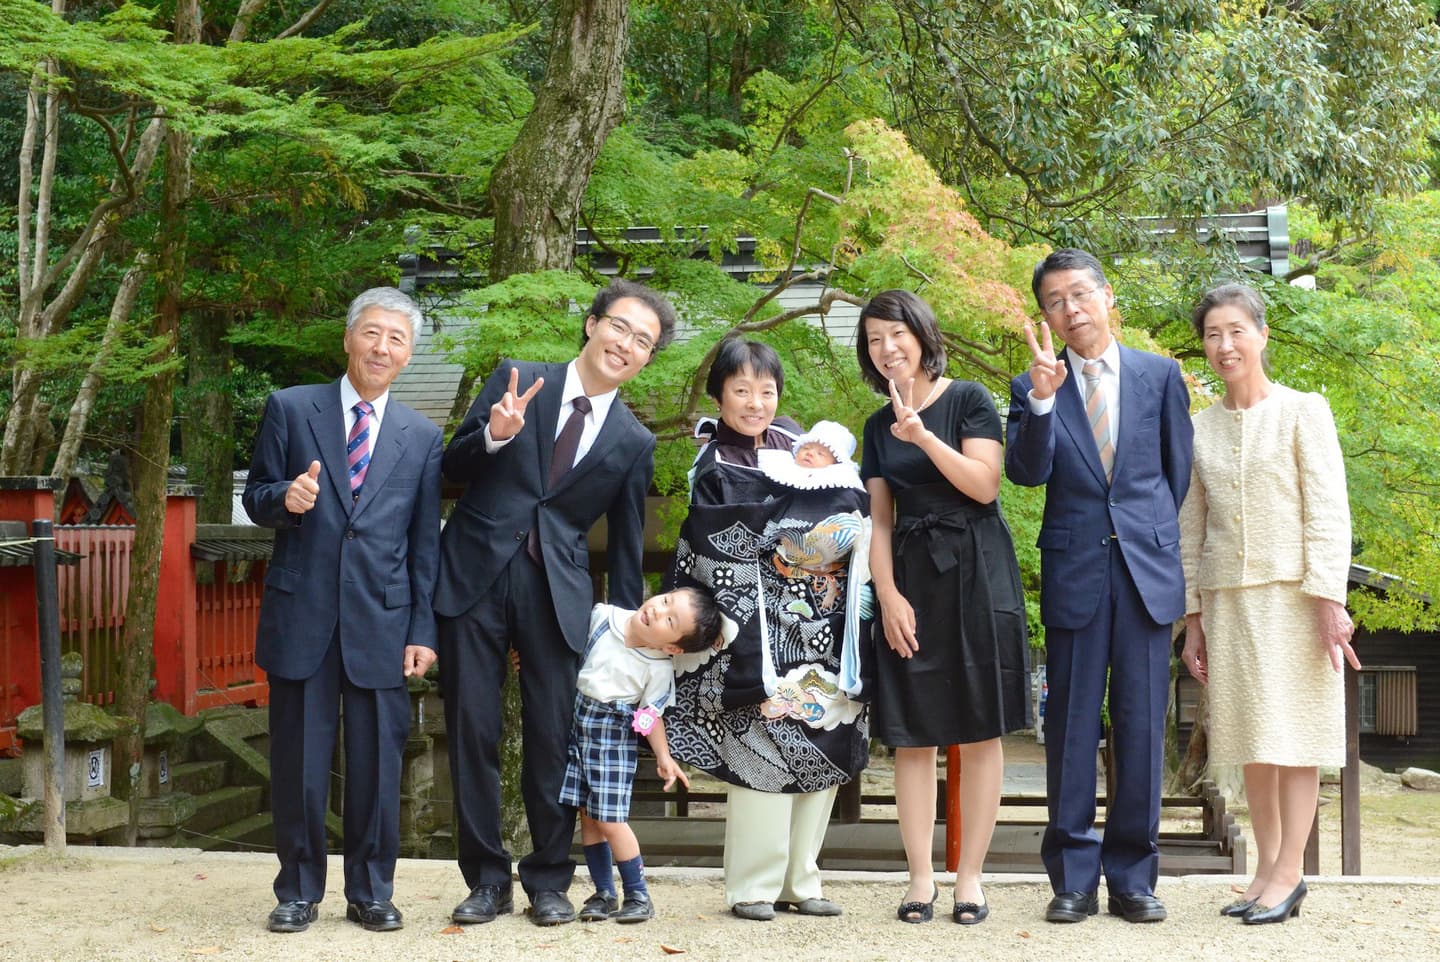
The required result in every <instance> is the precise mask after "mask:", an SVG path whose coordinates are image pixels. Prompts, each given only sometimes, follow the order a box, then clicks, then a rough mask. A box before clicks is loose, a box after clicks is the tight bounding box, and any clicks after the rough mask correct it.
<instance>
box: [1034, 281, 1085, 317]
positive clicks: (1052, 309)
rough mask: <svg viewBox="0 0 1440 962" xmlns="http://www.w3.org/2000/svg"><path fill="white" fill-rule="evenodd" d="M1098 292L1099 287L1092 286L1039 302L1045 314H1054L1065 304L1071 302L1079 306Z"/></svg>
mask: <svg viewBox="0 0 1440 962" xmlns="http://www.w3.org/2000/svg"><path fill="white" fill-rule="evenodd" d="M1099 292H1100V288H1098V287H1092V288H1090V289H1089V290H1088V291H1076V292H1075V293H1074V294H1071V295H1069V296H1068V297H1053V298H1051V299H1050V300H1048V301H1046V302H1045V303H1044V304H1041V305H1040V307H1041V309H1042V310H1044V311H1045V313H1046V314H1055V313H1058V312H1060V311H1063V310H1064V309H1065V307H1066V306H1067V305H1070V304H1073V305H1075V306H1076V307H1079V306H1080V305H1081V304H1083V303H1085V302H1086V301H1088V300H1090V298H1092V297H1094V296H1095V295H1096V294H1098V293H1099Z"/></svg>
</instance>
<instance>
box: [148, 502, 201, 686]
mask: <svg viewBox="0 0 1440 962" xmlns="http://www.w3.org/2000/svg"><path fill="white" fill-rule="evenodd" d="M199 493H200V489H199V488H197V487H194V486H191V485H179V486H174V487H171V488H170V489H168V490H167V491H166V497H165V533H164V536H163V539H162V542H161V546H160V583H159V586H158V587H157V589H156V596H155V642H154V644H155V700H156V701H165V702H169V703H170V704H172V705H174V706H175V707H176V708H178V709H180V711H182V712H183V713H185V714H186V715H193V714H195V712H196V709H197V707H198V706H197V705H196V703H195V692H196V689H197V687H198V673H197V667H198V666H197V661H198V656H197V649H198V642H197V637H196V614H195V604H196V602H195V562H194V560H193V559H192V558H191V557H190V546H191V545H193V544H194V543H195V521H196V513H197V511H198V510H199V501H198V495H199Z"/></svg>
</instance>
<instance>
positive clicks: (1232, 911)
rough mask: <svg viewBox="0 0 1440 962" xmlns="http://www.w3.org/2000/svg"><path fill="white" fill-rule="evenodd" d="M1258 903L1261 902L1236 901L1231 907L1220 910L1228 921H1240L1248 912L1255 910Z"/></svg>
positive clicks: (1252, 900)
mask: <svg viewBox="0 0 1440 962" xmlns="http://www.w3.org/2000/svg"><path fill="white" fill-rule="evenodd" d="M1258 901H1260V900H1259V899H1258V898H1253V899H1236V900H1235V901H1233V902H1231V903H1230V904H1229V905H1227V906H1225V907H1224V908H1222V909H1221V910H1220V914H1221V915H1223V916H1225V917H1226V918H1227V919H1238V918H1240V917H1241V916H1243V915H1244V914H1245V913H1246V912H1248V911H1250V910H1251V909H1253V908H1254V907H1255V903H1256V902H1258Z"/></svg>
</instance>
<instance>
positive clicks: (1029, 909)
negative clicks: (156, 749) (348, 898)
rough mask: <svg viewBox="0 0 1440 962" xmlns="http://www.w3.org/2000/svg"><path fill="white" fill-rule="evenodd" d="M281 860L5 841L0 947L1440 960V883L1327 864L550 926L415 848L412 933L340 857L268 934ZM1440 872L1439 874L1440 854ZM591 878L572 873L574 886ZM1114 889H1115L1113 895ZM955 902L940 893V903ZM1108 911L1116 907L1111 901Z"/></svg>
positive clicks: (173, 955) (694, 885)
mask: <svg viewBox="0 0 1440 962" xmlns="http://www.w3.org/2000/svg"><path fill="white" fill-rule="evenodd" d="M274 866H275V863H274V859H273V857H271V856H268V855H259V854H205V853H198V852H189V851H181V850H171V849H135V850H127V849H113V848H108V849H83V848H72V849H71V850H70V855H69V856H68V857H66V858H64V859H61V860H56V859H54V858H52V857H51V856H49V855H48V854H46V853H45V852H44V851H43V850H39V849H35V848H32V847H20V848H4V847H0V892H3V894H4V898H5V902H6V904H7V906H8V908H9V911H8V913H7V918H6V925H4V926H3V927H0V960H6V962H9V960H15V962H22V960H23V962H46V960H55V962H60V960H64V962H75V960H84V962H139V960H152V959H153V960H190V959H200V958H214V959H221V960H223V959H232V960H233V959H277V960H278V959H285V960H292V959H294V960H311V959H314V960H326V962H331V960H334V962H341V960H366V962H370V960H381V959H383V960H387V962H388V960H399V962H405V960H427V962H429V960H435V962H471V960H475V962H479V960H512V959H513V960H521V959H524V960H570V959H575V960H586V962H590V960H609V959H617V960H628V959H655V960H658V959H663V958H667V957H668V953H667V952H666V950H665V948H664V947H665V946H669V947H670V948H672V949H681V950H683V951H684V953H685V956H686V957H688V958H693V959H704V960H727V959H737V960H739V959H745V960H761V959H788V958H801V959H805V960H870V959H877V960H878V959H896V960H930V959H935V960H940V959H944V960H947V962H948V960H951V959H955V958H957V957H958V958H960V959H964V960H966V962H970V960H987V959H1015V958H1037V959H1061V960H1065V962H1079V960H1084V959H1105V960H1109V962H1114V960H1124V959H1147V960H1148V959H1160V958H1163V959H1165V960H1166V962H1172V960H1180V959H1223V960H1225V962H1235V960H1241V959H1278V958H1302V959H1303V958H1313V959H1323V960H1325V962H1336V960H1342V959H1364V960H1367V962H1374V960H1378V959H1390V958H1413V959H1424V958H1436V957H1437V956H1440V908H1437V904H1440V879H1429V880H1424V879H1411V880H1395V881H1387V882H1378V881H1375V880H1370V881H1361V882H1357V881H1355V880H1339V879H1329V878H1319V879H1314V880H1312V893H1311V895H1310V898H1309V900H1308V901H1306V902H1305V904H1304V910H1303V915H1302V916H1301V917H1300V918H1299V919H1296V920H1293V921H1291V922H1290V923H1288V924H1285V925H1274V926H1266V927H1246V926H1242V925H1240V924H1238V923H1236V922H1232V921H1230V920H1227V919H1222V918H1221V917H1220V916H1219V914H1218V912H1217V909H1218V907H1219V906H1220V905H1222V904H1224V903H1225V902H1227V901H1229V900H1230V899H1231V898H1232V897H1233V895H1232V891H1231V885H1232V884H1233V883H1234V882H1236V881H1237V880H1236V879H1231V878H1225V877H1216V876H1208V877H1191V878H1185V879H1162V880H1161V884H1160V895H1161V896H1162V898H1163V899H1164V900H1165V902H1166V904H1167V905H1168V907H1169V909H1170V920H1169V921H1167V922H1164V923H1161V924H1158V925H1129V924H1126V923H1125V922H1123V921H1121V920H1119V919H1114V918H1109V917H1107V916H1105V915H1104V914H1102V915H1101V916H1099V917H1098V918H1095V919H1091V920H1089V921H1088V922H1085V923H1082V924H1080V925H1068V926H1062V925H1049V924H1047V923H1045V922H1044V921H1043V920H1042V918H1041V913H1042V911H1043V908H1044V905H1045V901H1046V899H1047V898H1048V897H1049V887H1048V886H1047V885H1046V884H1045V883H1044V882H1043V881H1042V880H1040V879H1038V878H1034V877H1016V876H1005V877H1003V878H997V879H993V880H990V881H989V882H988V884H987V887H986V891H987V894H988V896H989V900H990V904H991V908H992V915H991V918H990V919H989V920H988V921H987V922H985V923H984V924H982V925H979V926H974V927H967V928H961V927H959V926H956V925H954V924H953V923H951V922H950V921H949V920H948V919H940V918H937V919H936V921H935V922H932V923H931V924H929V925H904V924H902V923H900V922H898V921H896V920H895V918H894V911H895V903H896V901H897V900H898V899H899V898H900V896H901V894H902V883H901V881H900V879H899V877H898V876H893V875H880V876H877V875H875V874H860V873H833V874H830V875H827V877H826V885H827V891H826V894H827V895H828V896H830V897H831V898H833V899H835V900H836V901H838V902H840V903H841V904H842V905H843V906H844V908H845V915H844V917H842V918H839V919H802V918H799V917H797V916H790V917H786V918H781V919H778V920H776V921H775V922H771V923H757V922H744V921H741V920H739V919H735V918H733V917H731V916H730V915H729V914H728V913H727V912H726V911H725V906H724V903H723V895H722V889H721V885H720V880H719V874H718V872H715V871H711V870H704V869H661V870H658V871H656V872H655V873H653V878H652V892H653V894H654V897H655V901H656V905H657V906H658V908H659V912H660V917H659V918H657V919H655V920H654V921H652V922H647V923H645V924H642V925H637V926H630V927H622V926H619V925H616V924H614V923H609V922H605V923H599V924H595V925H581V924H580V923H574V924H571V925H565V926H560V927H557V928H552V929H540V928H536V927H535V926H533V925H531V924H529V922H528V921H526V920H525V919H524V918H523V917H521V916H513V917H507V918H502V919H500V920H498V921H496V922H493V923H490V924H488V925H482V926H474V927H469V928H465V929H455V928H453V927H452V926H450V924H449V920H448V918H447V915H448V913H449V910H450V909H451V907H452V906H453V905H454V904H455V903H456V902H457V901H459V899H460V898H462V897H463V896H464V894H465V893H464V890H463V887H462V884H461V882H460V878H459V874H458V872H457V871H456V869H455V867H454V865H452V864H450V863H446V862H436V861H418V860H405V861H402V862H401V863H400V865H399V868H398V871H397V874H396V889H397V899H396V901H397V904H398V905H399V907H400V908H401V910H402V911H403V912H405V917H406V926H405V928H404V930H403V931H400V932H394V933H386V934H374V933H368V932H365V931H363V930H362V929H360V927H359V926H357V925H354V924H352V923H348V922H346V921H345V920H344V903H343V901H342V898H341V896H340V893H339V890H338V887H337V886H338V880H339V877H340V864H339V860H338V859H337V858H332V859H331V872H330V877H331V891H330V893H329V897H328V898H327V899H326V900H325V903H324V905H323V906H322V914H321V918H320V920H319V921H318V922H317V923H315V924H314V925H312V926H311V927H310V930H309V931H308V932H304V933H301V934H298V935H284V936H282V935H272V934H270V933H268V932H266V931H265V928H264V921H265V915H266V913H267V912H268V911H269V909H270V907H271V905H272V901H271V898H270V881H271V879H272V877H273V875H274V870H275V868H274ZM1434 871H1436V872H1437V873H1440V866H1436V867H1435V869H1434ZM579 885H580V883H579V882H577V883H576V889H577V891H578V889H579ZM1101 898H1102V903H1103V899H1104V893H1103V891H1102V893H1101ZM947 901H948V898H947V897H946V896H945V895H942V897H941V905H942V906H943V905H944V904H945V903H946V902H947ZM1102 911H1103V910H1102Z"/></svg>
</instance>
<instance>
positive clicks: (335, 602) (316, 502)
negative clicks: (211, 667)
mask: <svg viewBox="0 0 1440 962" xmlns="http://www.w3.org/2000/svg"><path fill="white" fill-rule="evenodd" d="M421 321H422V317H421V314H420V309H419V308H418V307H417V306H416V305H415V302H414V301H412V300H411V299H410V298H409V297H407V296H406V295H405V294H403V293H401V292H400V291H398V290H396V289H394V288H392V287H378V288H374V289H372V290H368V291H366V292H365V293H363V294H361V295H360V296H359V297H357V298H355V300H354V301H353V302H352V303H351V304H350V310H349V313H348V315H347V317H346V320H345V353H346V355H347V356H348V358H349V361H348V364H347V366H346V371H345V375H344V376H343V377H341V378H340V380H338V381H334V382H332V383H330V384H317V385H304V386H300V387H291V388H286V389H285V390H283V391H276V392H275V393H274V394H272V395H270V399H269V400H268V401H266V403H265V419H264V421H263V422H262V423H261V425H260V437H259V439H258V440H257V441H256V442H255V456H254V458H253V459H252V460H251V462H250V478H249V480H248V481H247V482H246V484H245V496H244V503H245V512H246V513H247V514H249V515H250V518H251V520H252V521H254V522H255V523H256V524H259V525H264V526H265V527H267V528H275V529H276V531H275V552H274V554H273V555H272V556H271V559H270V566H269V568H268V570H267V571H266V573H265V595H264V598H263V599H262V601H261V604H260V626H259V630H258V632H257V633H256V643H255V660H256V662H257V663H258V664H259V665H260V667H261V668H264V669H265V671H266V672H268V673H269V676H270V778H271V782H270V797H271V808H272V809H273V811H274V818H275V852H276V855H278V856H279V859H280V872H279V874H278V875H276V876H275V897H276V899H277V900H278V902H279V904H278V905H277V906H276V907H275V910H274V911H273V912H271V913H270V921H269V925H270V930H271V931H272V932H299V931H303V930H304V929H305V928H306V927H307V926H308V925H309V924H310V923H311V922H313V921H314V920H315V918H316V916H317V912H318V904H319V902H320V900H321V899H322V898H323V897H324V895H325V855H326V842H325V807H326V806H325V802H326V797H327V795H328V793H329V787H330V767H331V765H330V760H331V756H332V754H333V752H334V749H335V738H336V732H337V728H338V727H339V720H340V714H341V712H340V707H341V703H342V702H343V703H344V717H345V725H344V729H345V795H344V810H345V811H344V822H343V824H344V830H345V841H344V850H345V900H346V903H347V905H346V917H347V918H349V919H350V920H351V921H353V922H358V923H360V924H361V925H363V926H364V927H365V928H366V929H369V930H371V931H382V932H383V931H389V930H392V929H398V928H400V927H401V924H402V922H401V916H400V912H399V911H398V910H397V909H396V908H395V906H394V904H393V903H392V902H391V901H390V899H391V895H392V894H393V889H394V884H393V883H394V878H395V859H396V856H397V855H398V854H399V851H400V761H401V753H402V751H403V749H404V747H405V739H406V738H407V737H408V735H409V732H410V699H409V696H408V694H407V693H406V689H405V678H406V677H407V676H412V675H414V676H420V675H424V674H425V671H426V669H427V668H429V667H430V665H431V664H432V663H433V662H434V661H435V616H434V613H433V611H432V609H431V606H430V599H431V595H432V593H433V592H434V587H435V572H436V569H437V567H438V566H439V541H440V451H441V434H440V429H439V428H438V427H436V426H435V425H434V424H433V423H432V422H431V421H429V420H428V419H427V418H425V417H423V416H422V415H420V414H417V413H416V412H414V411H412V410H411V409H410V408H407V407H406V406H405V405H403V404H401V403H400V402H398V401H393V400H391V399H390V382H391V381H393V380H395V376H396V375H397V374H399V373H400V371H401V369H402V368H404V367H405V365H406V364H408V363H409V361H410V351H411V348H412V347H413V346H414V344H415V339H416V337H418V336H419V334H420V324H421Z"/></svg>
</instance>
